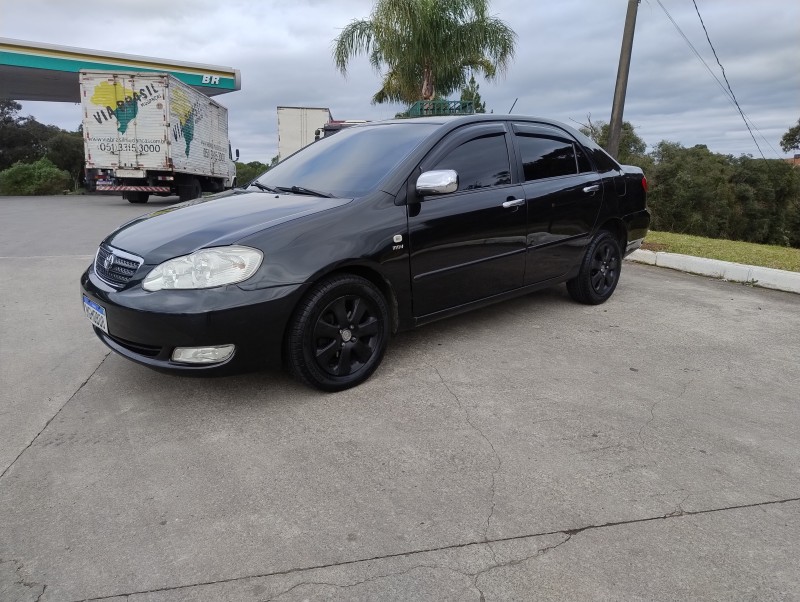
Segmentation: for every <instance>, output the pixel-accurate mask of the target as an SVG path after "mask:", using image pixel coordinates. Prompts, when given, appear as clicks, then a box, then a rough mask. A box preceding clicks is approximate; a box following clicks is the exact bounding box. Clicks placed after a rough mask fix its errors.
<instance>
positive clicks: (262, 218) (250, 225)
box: [104, 190, 352, 265]
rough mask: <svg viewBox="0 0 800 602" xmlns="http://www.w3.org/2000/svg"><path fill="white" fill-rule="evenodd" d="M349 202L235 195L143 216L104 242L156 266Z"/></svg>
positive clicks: (239, 192)
mask: <svg viewBox="0 0 800 602" xmlns="http://www.w3.org/2000/svg"><path fill="white" fill-rule="evenodd" d="M351 201H352V199H329V198H322V197H315V196H303V195H297V194H274V193H267V192H262V191H254V192H251V191H245V190H237V191H234V192H228V193H222V194H219V195H215V196H213V197H209V198H205V199H198V200H195V201H189V202H186V203H181V204H179V205H174V206H172V207H168V208H166V209H161V210H159V211H155V212H153V213H150V214H148V215H143V216H142V217H138V218H136V219H135V220H133V221H130V222H128V223H126V224H124V225H122V226H121V227H120V228H119V229H118V230H116V231H115V232H113V233H112V234H110V235H109V236H108V237H107V238H106V239H105V241H104V242H105V243H107V244H109V245H111V246H113V247H116V248H117V249H121V250H123V251H128V252H129V253H134V254H136V255H139V256H140V257H142V258H144V260H145V263H147V264H151V265H153V264H157V263H161V262H162V261H166V260H167V259H171V258H173V257H178V256H180V255H186V254H187V253H192V252H194V251H196V250H198V249H202V248H204V247H219V246H223V245H230V244H234V243H236V242H237V241H239V240H241V239H242V238H244V237H246V236H249V235H251V234H255V233H256V232H259V231H261V230H264V229H266V228H270V227H272V226H275V225H277V224H281V223H283V222H287V221H289V220H293V219H297V218H300V217H303V216H305V215H311V214H313V213H318V212H320V211H326V210H328V209H333V208H334V207H339V206H341V205H346V204H347V203H349V202H351Z"/></svg>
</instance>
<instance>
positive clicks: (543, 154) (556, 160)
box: [517, 133, 585, 182]
mask: <svg viewBox="0 0 800 602" xmlns="http://www.w3.org/2000/svg"><path fill="white" fill-rule="evenodd" d="M517 144H518V145H519V150H520V154H521V156H522V166H523V169H524V172H525V181H526V182H530V181H531V180H541V179H543V178H554V177H557V176H569V175H573V174H576V173H578V167H577V161H576V157H575V146H574V145H573V144H572V142H568V141H566V140H559V139H558V138H545V137H543V136H532V135H530V134H522V133H519V134H517ZM584 160H585V157H584Z"/></svg>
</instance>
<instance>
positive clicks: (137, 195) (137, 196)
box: [125, 191, 150, 204]
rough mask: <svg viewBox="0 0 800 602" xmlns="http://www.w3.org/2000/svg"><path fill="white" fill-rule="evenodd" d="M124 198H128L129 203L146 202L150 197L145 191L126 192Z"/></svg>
mask: <svg viewBox="0 0 800 602" xmlns="http://www.w3.org/2000/svg"><path fill="white" fill-rule="evenodd" d="M125 198H126V199H128V202H129V203H136V204H139V203H146V202H147V201H148V199H149V198H150V195H149V194H148V193H147V192H134V191H130V192H126V193H125Z"/></svg>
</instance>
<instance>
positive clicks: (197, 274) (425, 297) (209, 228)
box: [81, 115, 650, 391]
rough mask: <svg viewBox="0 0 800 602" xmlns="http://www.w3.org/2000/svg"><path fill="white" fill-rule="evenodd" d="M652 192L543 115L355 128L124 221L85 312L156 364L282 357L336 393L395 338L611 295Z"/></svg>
mask: <svg viewBox="0 0 800 602" xmlns="http://www.w3.org/2000/svg"><path fill="white" fill-rule="evenodd" d="M646 191H647V181H646V180H645V177H644V174H643V173H642V171H641V169H639V168H637V167H630V166H621V165H619V164H618V163H617V162H616V161H614V160H613V159H612V158H611V157H610V156H609V155H607V154H606V153H605V152H604V151H603V150H602V149H601V148H600V147H598V146H597V145H596V144H595V143H594V142H592V141H591V140H590V139H588V138H586V137H585V136H583V135H582V134H581V133H580V132H578V131H576V130H574V129H572V128H570V127H568V126H566V125H563V124H560V123H557V122H554V121H550V120H546V119H537V118H529V117H520V116H516V115H514V116H498V115H473V116H465V117H455V118H453V117H442V118H425V119H408V120H393V121H385V122H376V123H369V124H364V125H359V126H354V127H351V128H348V129H345V130H342V131H341V132H339V133H337V134H336V135H335V136H331V137H329V138H323V139H322V140H319V141H318V142H315V143H314V144H312V145H310V146H308V147H306V148H304V149H302V150H301V151H299V152H297V153H295V154H294V155H292V156H291V157H288V158H287V159H286V160H284V161H282V162H281V163H279V164H278V165H277V166H275V167H274V168H273V169H271V170H270V171H268V172H266V173H265V174H264V175H262V176H261V177H260V178H258V179H257V180H255V181H253V182H252V183H251V184H250V185H249V186H248V187H246V188H244V189H237V190H235V191H232V192H227V193H223V194H220V195H216V196H214V197H209V198H205V199H199V200H195V201H190V202H187V203H182V204H178V205H175V206H172V207H169V208H166V209H163V210H160V211H156V212H154V213H151V214H149V215H145V216H142V217H140V218H137V219H135V220H133V221H131V222H129V223H127V224H125V225H123V226H121V227H120V228H119V229H117V230H116V231H115V232H113V233H111V234H110V235H109V236H107V237H106V238H105V239H104V240H103V241H102V243H101V244H100V248H99V249H98V251H97V254H96V257H95V259H94V261H93V262H92V264H91V265H90V266H89V268H88V269H87V270H86V272H85V273H84V274H83V276H82V278H81V287H82V297H83V299H82V301H83V308H84V311H85V313H86V315H87V317H88V318H89V319H90V320H91V323H92V325H93V328H94V331H95V333H96V334H97V336H98V337H99V338H100V340H101V341H103V343H105V344H106V345H107V346H108V347H110V348H111V349H112V350H114V351H115V352H117V353H119V354H120V355H122V356H124V357H126V358H128V359H131V360H133V361H136V362H138V363H140V364H144V365H145V366H149V367H151V368H154V369H158V370H165V371H170V372H180V373H184V374H212V373H216V374H223V373H231V372H234V371H242V370H246V369H253V368H258V367H260V366H265V365H267V364H281V363H283V365H285V366H286V367H287V368H288V370H289V371H290V372H291V373H292V374H293V375H295V376H296V377H297V378H299V379H300V380H302V381H303V382H305V383H307V384H309V385H311V386H314V387H317V388H319V389H322V390H325V391H338V390H342V389H346V388H348V387H352V386H354V385H357V384H359V383H361V382H363V381H364V380H365V379H367V378H368V377H369V376H370V375H371V374H372V373H373V372H374V371H375V370H376V369H377V368H378V365H379V364H380V362H381V359H382V358H383V355H384V351H385V349H386V346H387V344H388V342H389V338H390V336H391V335H392V334H393V333H396V332H398V331H402V330H406V329H411V328H415V327H417V326H421V325H423V324H425V323H427V322H431V321H433V320H437V319H440V318H445V317H447V316H451V315H453V314H456V313H460V312H463V311H467V310H470V309H473V308H476V307H480V306H483V305H486V304H488V303H494V302H497V301H502V300H504V299H508V298H510V297H513V296H517V295H522V294H526V293H529V292H531V291H533V290H536V289H539V288H543V287H549V286H553V285H556V284H559V283H564V282H565V283H566V286H567V290H568V291H569V294H570V295H571V296H572V298H573V299H575V300H576V301H578V302H580V303H586V304H599V303H603V302H604V301H606V300H607V299H608V298H609V297H611V295H612V293H613V292H614V289H615V288H616V286H617V282H618V281H619V277H620V270H621V268H622V263H621V262H622V258H623V257H624V256H625V255H626V254H627V253H630V252H631V251H633V250H634V249H636V248H638V247H639V246H640V245H641V242H642V239H643V238H644V236H645V235H646V233H647V230H648V227H649V224H650V214H649V211H648V209H647V207H646Z"/></svg>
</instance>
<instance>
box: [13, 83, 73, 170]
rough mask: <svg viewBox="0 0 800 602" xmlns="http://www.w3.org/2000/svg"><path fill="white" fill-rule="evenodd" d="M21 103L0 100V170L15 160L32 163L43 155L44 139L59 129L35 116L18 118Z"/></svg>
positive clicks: (50, 136)
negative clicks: (38, 119) (41, 121)
mask: <svg viewBox="0 0 800 602" xmlns="http://www.w3.org/2000/svg"><path fill="white" fill-rule="evenodd" d="M21 109H22V105H20V104H19V103H18V102H16V101H14V100H7V99H4V100H0V171H2V170H4V169H8V168H9V167H11V166H12V165H14V164H15V163H17V162H19V161H22V162H23V163H31V162H33V161H36V160H37V159H41V158H42V157H44V155H45V153H46V152H47V146H46V143H47V141H48V140H49V139H50V138H52V137H53V136H55V135H56V134H57V133H58V132H60V131H61V129H59V128H58V127H56V126H54V125H44V124H41V123H39V122H38V121H36V119H35V118H33V117H31V116H28V117H19V116H18V113H19V111H20V110H21Z"/></svg>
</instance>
